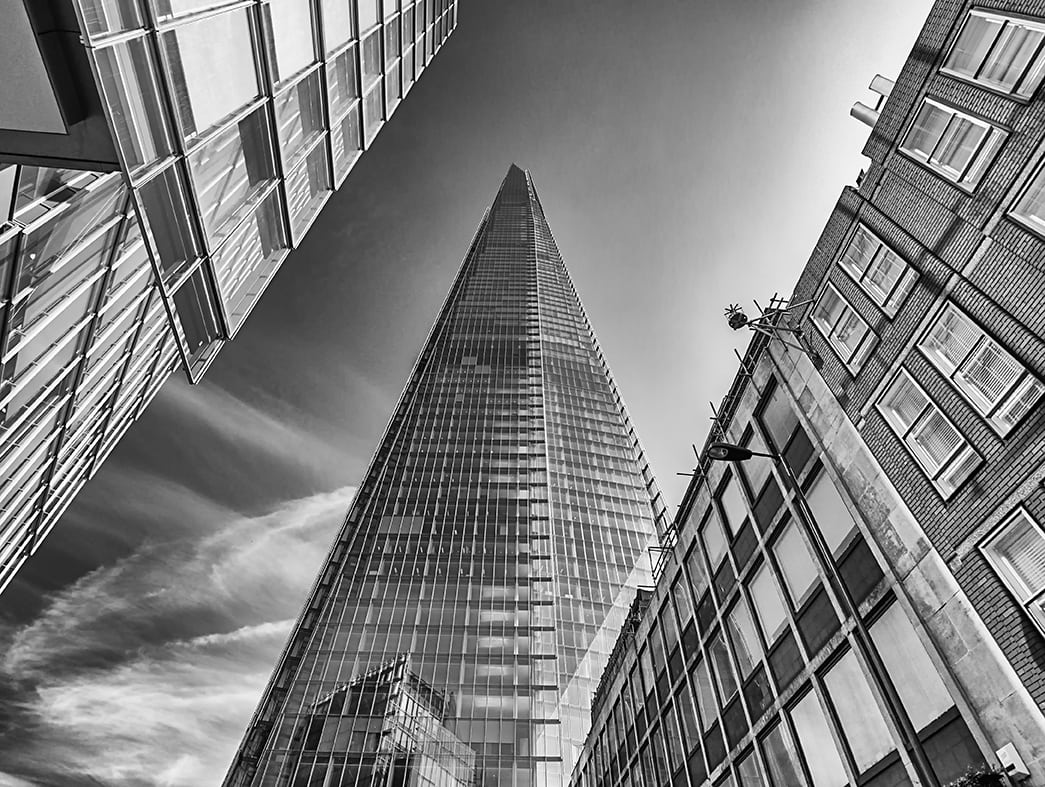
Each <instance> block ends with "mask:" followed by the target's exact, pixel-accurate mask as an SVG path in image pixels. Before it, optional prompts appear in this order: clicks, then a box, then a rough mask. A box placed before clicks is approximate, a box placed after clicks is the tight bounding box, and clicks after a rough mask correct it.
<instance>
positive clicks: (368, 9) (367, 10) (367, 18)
mask: <svg viewBox="0 0 1045 787" xmlns="http://www.w3.org/2000/svg"><path fill="white" fill-rule="evenodd" d="M349 1H350V2H351V0H349ZM356 1H357V3H358V8H359V29H360V30H364V31H366V30H369V29H370V28H371V27H373V26H374V25H376V24H377V0H356Z"/></svg>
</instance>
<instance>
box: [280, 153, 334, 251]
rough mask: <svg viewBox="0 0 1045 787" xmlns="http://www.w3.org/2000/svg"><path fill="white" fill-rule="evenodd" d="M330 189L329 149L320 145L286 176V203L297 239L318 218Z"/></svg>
mask: <svg viewBox="0 0 1045 787" xmlns="http://www.w3.org/2000/svg"><path fill="white" fill-rule="evenodd" d="M330 188H331V185H330V173H329V169H328V158H327V146H326V144H325V143H324V142H320V143H319V144H318V145H316V147H315V148H313V149H312V152H311V153H309V154H308V156H307V157H306V158H305V160H304V161H302V162H301V163H300V164H298V165H297V167H295V168H294V169H293V170H291V171H290V173H289V174H288V175H287V202H288V205H289V207H290V216H291V222H292V225H293V228H294V233H295V236H296V237H300V233H302V232H303V231H304V229H305V226H306V225H307V224H308V222H309V221H310V220H311V219H312V217H313V216H315V215H316V212H317V211H318V210H319V208H320V206H321V205H322V204H323V201H324V199H326V195H327V193H328V192H329V191H330Z"/></svg>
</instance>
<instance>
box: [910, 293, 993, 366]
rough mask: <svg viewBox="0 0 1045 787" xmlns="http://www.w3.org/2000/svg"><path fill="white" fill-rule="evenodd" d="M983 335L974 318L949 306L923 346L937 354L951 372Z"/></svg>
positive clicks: (942, 363)
mask: <svg viewBox="0 0 1045 787" xmlns="http://www.w3.org/2000/svg"><path fill="white" fill-rule="evenodd" d="M981 336H983V331H981V330H980V329H979V328H977V327H976V325H975V324H974V323H973V322H972V320H970V319H969V318H968V317H966V316H965V315H963V314H961V313H960V312H959V311H957V310H956V309H954V308H953V307H951V306H948V307H947V308H946V309H945V310H944V312H943V313H942V314H941V315H940V317H939V318H937V320H936V324H935V325H933V327H932V330H930V331H929V335H928V336H927V337H926V339H925V341H924V342H923V344H922V347H923V348H924V349H926V350H928V351H929V352H930V353H932V354H933V355H935V356H936V360H937V361H939V362H940V363H941V365H942V366H943V367H944V370H945V371H946V372H948V373H950V372H953V371H954V370H955V369H957V368H958V366H959V365H960V364H961V362H962V361H963V360H965V358H966V357H967V356H968V355H969V353H970V352H971V351H972V348H973V347H974V346H975V344H976V342H977V341H978V340H979V339H980V337H981Z"/></svg>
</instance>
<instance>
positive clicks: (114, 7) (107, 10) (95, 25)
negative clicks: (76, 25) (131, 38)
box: [78, 0, 142, 37]
mask: <svg viewBox="0 0 1045 787" xmlns="http://www.w3.org/2000/svg"><path fill="white" fill-rule="evenodd" d="M78 2H79V4H80V10H81V11H82V13H83V19H84V26H85V27H86V28H87V32H88V34H89V35H91V36H92V37H93V36H100V35H104V34H105V33H116V32H119V31H121V30H133V29H134V28H136V27H141V25H142V12H141V9H140V8H139V6H138V3H137V2H136V0H78Z"/></svg>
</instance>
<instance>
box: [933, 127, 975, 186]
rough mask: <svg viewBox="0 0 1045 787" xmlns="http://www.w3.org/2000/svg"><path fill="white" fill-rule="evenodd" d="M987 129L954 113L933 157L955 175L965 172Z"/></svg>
mask: <svg viewBox="0 0 1045 787" xmlns="http://www.w3.org/2000/svg"><path fill="white" fill-rule="evenodd" d="M986 133H987V129H986V128H985V127H983V126H981V125H979V124H978V123H973V122H972V121H971V120H969V119H968V118H964V117H961V116H960V115H954V116H953V117H952V118H951V122H950V123H948V124H947V129H946V131H944V133H943V138H942V139H941V140H940V144H939V145H938V146H937V148H936V151H935V152H934V154H933V159H934V160H935V161H936V162H937V163H939V164H940V166H942V167H944V168H946V169H948V170H950V171H951V172H953V173H954V174H955V176H961V175H962V174H964V172H965V169H966V167H968V166H969V162H970V161H971V160H972V154H973V153H975V152H976V148H977V147H979V145H980V142H981V141H982V140H983V137H984V135H986Z"/></svg>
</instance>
